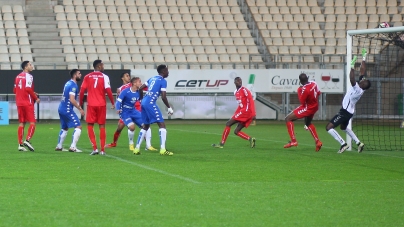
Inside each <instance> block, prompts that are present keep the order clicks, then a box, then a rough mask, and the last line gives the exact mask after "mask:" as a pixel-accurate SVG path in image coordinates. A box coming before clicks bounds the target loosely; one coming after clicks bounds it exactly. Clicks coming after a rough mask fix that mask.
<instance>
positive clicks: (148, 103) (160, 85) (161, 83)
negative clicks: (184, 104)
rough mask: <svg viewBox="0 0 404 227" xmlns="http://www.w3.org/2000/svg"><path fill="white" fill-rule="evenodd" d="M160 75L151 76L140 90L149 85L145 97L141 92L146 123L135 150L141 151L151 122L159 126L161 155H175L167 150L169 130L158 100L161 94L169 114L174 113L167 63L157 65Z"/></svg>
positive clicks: (135, 151) (143, 117)
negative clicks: (168, 95)
mask: <svg viewBox="0 0 404 227" xmlns="http://www.w3.org/2000/svg"><path fill="white" fill-rule="evenodd" d="M157 72H158V74H159V75H158V76H154V77H152V78H150V79H149V80H148V81H147V82H146V83H144V84H143V85H142V86H140V88H139V90H143V88H144V87H148V91H147V93H146V95H145V97H144V98H143V99H142V96H143V94H141V99H142V104H141V107H142V119H143V123H144V127H143V129H142V130H140V133H139V137H138V139H137V143H136V148H135V150H134V151H133V152H134V153H137V152H139V148H140V144H141V143H142V141H143V138H144V137H145V134H146V131H147V130H148V129H149V128H150V124H153V123H157V125H158V126H159V128H160V129H159V135H160V155H173V153H172V152H169V151H167V150H166V137H167V130H166V125H165V123H164V119H163V116H162V114H161V111H160V109H159V107H158V106H157V104H156V102H157V99H158V98H159V96H160V95H161V99H162V100H163V103H164V104H165V105H166V107H167V108H168V114H169V115H172V114H173V113H174V111H173V109H172V108H171V107H170V104H169V103H168V100H167V96H166V90H167V81H166V80H165V78H167V77H168V68H167V65H159V66H158V67H157Z"/></svg>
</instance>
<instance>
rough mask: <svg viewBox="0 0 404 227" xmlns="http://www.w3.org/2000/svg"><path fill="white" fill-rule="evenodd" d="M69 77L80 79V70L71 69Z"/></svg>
mask: <svg viewBox="0 0 404 227" xmlns="http://www.w3.org/2000/svg"><path fill="white" fill-rule="evenodd" d="M70 78H72V80H76V81H80V80H81V72H80V70H78V69H72V70H71V71H70Z"/></svg>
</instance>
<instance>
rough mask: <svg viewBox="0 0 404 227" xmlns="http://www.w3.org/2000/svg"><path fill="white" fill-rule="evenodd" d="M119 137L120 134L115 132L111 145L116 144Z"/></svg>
mask: <svg viewBox="0 0 404 227" xmlns="http://www.w3.org/2000/svg"><path fill="white" fill-rule="evenodd" d="M120 135H121V132H118V131H115V133H114V142H113V143H116V142H118V138H119V136H120Z"/></svg>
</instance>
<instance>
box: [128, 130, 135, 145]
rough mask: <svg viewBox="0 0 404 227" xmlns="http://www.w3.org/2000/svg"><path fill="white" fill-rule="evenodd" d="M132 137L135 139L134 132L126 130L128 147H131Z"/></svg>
mask: <svg viewBox="0 0 404 227" xmlns="http://www.w3.org/2000/svg"><path fill="white" fill-rule="evenodd" d="M133 137H135V130H133V131H131V130H129V129H128V138H129V145H133Z"/></svg>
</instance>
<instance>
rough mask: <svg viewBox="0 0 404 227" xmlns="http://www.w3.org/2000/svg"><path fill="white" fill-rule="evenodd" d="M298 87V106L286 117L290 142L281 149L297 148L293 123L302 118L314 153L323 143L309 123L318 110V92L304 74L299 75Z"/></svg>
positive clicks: (315, 85) (312, 82)
mask: <svg viewBox="0 0 404 227" xmlns="http://www.w3.org/2000/svg"><path fill="white" fill-rule="evenodd" d="M299 80H300V84H302V86H300V87H299V88H298V89H297V96H298V97H299V101H300V106H299V107H297V108H296V109H295V110H293V111H292V112H291V113H290V114H289V115H288V116H286V118H285V121H286V127H287V129H288V133H289V136H290V142H289V143H287V144H285V146H283V148H290V147H297V145H298V143H297V140H296V136H295V131H294V125H293V121H296V120H297V119H301V118H304V124H305V128H307V130H308V131H310V133H311V135H312V136H313V138H314V141H315V143H316V152H317V151H319V150H320V149H321V146H323V143H321V141H320V140H319V138H318V136H317V132H316V127H315V126H314V125H313V124H312V123H311V121H312V120H313V117H314V114H315V113H316V112H317V110H318V97H319V95H320V90H319V88H318V86H317V84H316V82H314V81H309V78H308V77H307V75H306V74H304V73H302V74H300V75H299Z"/></svg>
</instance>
